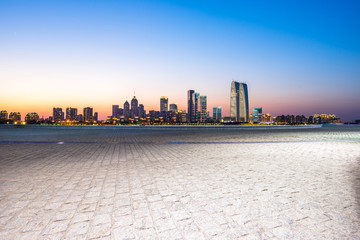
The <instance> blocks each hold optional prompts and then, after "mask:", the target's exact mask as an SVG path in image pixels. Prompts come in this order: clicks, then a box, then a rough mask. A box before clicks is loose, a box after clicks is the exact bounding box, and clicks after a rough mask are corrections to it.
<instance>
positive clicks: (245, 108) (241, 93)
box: [230, 81, 249, 122]
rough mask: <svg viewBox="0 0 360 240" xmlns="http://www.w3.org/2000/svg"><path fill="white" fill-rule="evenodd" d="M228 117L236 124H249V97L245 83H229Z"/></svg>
mask: <svg viewBox="0 0 360 240" xmlns="http://www.w3.org/2000/svg"><path fill="white" fill-rule="evenodd" d="M230 117H231V118H233V119H235V121H236V122H249V96H248V87H247V84H246V83H239V82H236V81H232V82H231V92H230Z"/></svg>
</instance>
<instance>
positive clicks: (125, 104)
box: [124, 100, 130, 120]
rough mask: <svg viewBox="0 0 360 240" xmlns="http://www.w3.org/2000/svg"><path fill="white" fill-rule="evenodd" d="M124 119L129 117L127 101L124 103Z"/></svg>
mask: <svg viewBox="0 0 360 240" xmlns="http://www.w3.org/2000/svg"><path fill="white" fill-rule="evenodd" d="M124 117H125V120H127V119H128V118H129V117H130V104H129V102H128V101H127V100H126V101H125V102H124Z"/></svg>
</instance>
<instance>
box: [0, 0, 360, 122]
mask: <svg viewBox="0 0 360 240" xmlns="http://www.w3.org/2000/svg"><path fill="white" fill-rule="evenodd" d="M359 5H360V3H359V2H358V1H316V2H314V1H301V2H295V1H256V2H255V1H6V0H3V1H1V2H0V52H1V54H0V81H1V85H2V89H3V91H2V92H4V94H1V96H0V108H1V109H7V110H8V111H20V110H21V111H24V112H23V115H25V114H26V112H29V111H37V112H39V113H40V115H44V116H47V115H51V109H52V107H54V106H60V107H64V108H65V107H67V106H73V107H79V108H82V107H85V106H88V105H91V106H93V107H94V108H95V110H98V111H99V114H100V117H102V118H105V117H106V116H107V115H110V114H111V105H112V104H120V105H121V104H122V103H123V102H124V101H125V99H126V98H127V99H130V98H131V97H132V95H133V94H134V91H135V92H136V96H137V98H138V99H139V102H140V103H143V104H144V105H145V109H146V110H151V109H155V110H157V109H158V108H159V99H160V97H161V96H163V95H165V96H168V97H169V101H170V102H176V103H178V104H179V106H180V108H181V109H186V91H187V90H188V89H194V90H196V91H198V92H200V93H201V94H204V95H207V96H208V108H209V109H210V112H211V109H212V107H213V106H222V107H223V109H224V111H223V112H224V114H225V115H226V114H228V112H229V105H230V103H229V96H230V83H231V81H232V79H234V80H237V81H243V82H246V83H247V84H248V86H249V96H250V106H251V108H254V107H259V106H262V107H263V109H264V110H263V111H264V112H269V113H271V114H272V115H274V116H275V115H278V114H305V115H310V114H314V113H335V114H336V115H338V116H339V117H341V118H342V119H344V120H346V121H352V120H354V119H360V94H359V89H360V19H359V18H360V17H359V14H357V13H358V12H359V10H360V8H359Z"/></svg>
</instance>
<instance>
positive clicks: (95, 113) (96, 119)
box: [93, 112, 99, 122]
mask: <svg viewBox="0 0 360 240" xmlns="http://www.w3.org/2000/svg"><path fill="white" fill-rule="evenodd" d="M98 118H99V115H98V112H94V117H93V120H94V122H97V121H98V120H99V119H98Z"/></svg>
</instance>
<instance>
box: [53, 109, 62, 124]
mask: <svg viewBox="0 0 360 240" xmlns="http://www.w3.org/2000/svg"><path fill="white" fill-rule="evenodd" d="M53 117H54V122H61V121H63V120H64V113H63V110H62V108H55V107H54V108H53Z"/></svg>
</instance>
